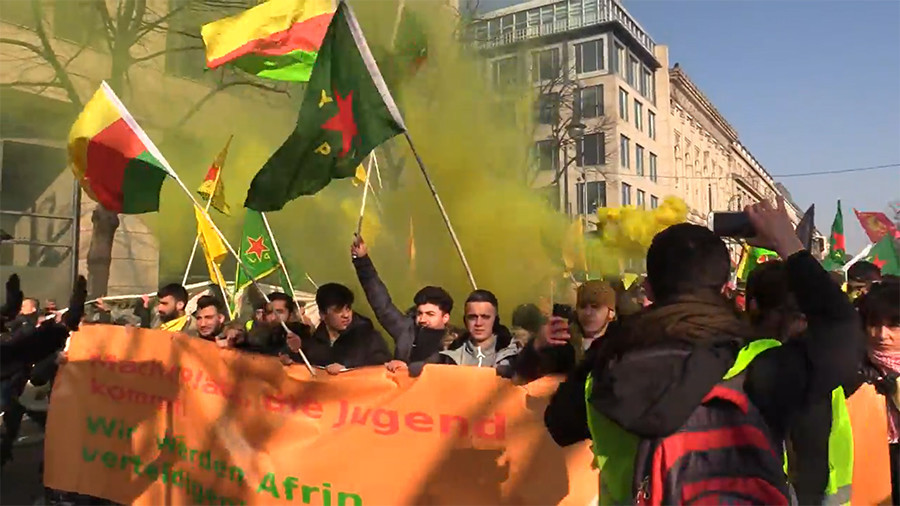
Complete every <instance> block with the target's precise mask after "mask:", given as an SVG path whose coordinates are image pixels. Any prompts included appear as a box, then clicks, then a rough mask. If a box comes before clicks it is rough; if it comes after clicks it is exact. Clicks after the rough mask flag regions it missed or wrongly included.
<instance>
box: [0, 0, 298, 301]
mask: <svg viewBox="0 0 900 506" xmlns="http://www.w3.org/2000/svg"><path fill="white" fill-rule="evenodd" d="M20 1H23V2H29V3H30V8H31V12H30V14H31V20H30V22H29V23H27V28H26V30H27V32H26V34H25V35H23V36H22V37H21V38H19V39H16V38H0V44H3V45H8V46H13V47H17V48H20V53H22V54H24V55H25V56H22V57H21V58H17V64H19V65H21V67H20V68H21V69H22V70H23V73H22V74H21V75H25V74H24V71H25V70H27V69H29V68H38V67H44V68H49V69H50V70H51V72H50V73H49V74H48V75H49V76H50V77H49V78H48V79H46V80H43V81H28V80H17V81H11V82H6V83H2V84H0V88H11V87H15V88H19V89H25V90H28V91H30V92H33V93H36V94H41V93H43V92H44V91H46V90H47V89H51V88H57V89H60V90H62V91H63V92H64V93H65V96H66V97H67V98H68V101H69V105H70V106H71V109H72V114H73V116H74V114H76V113H77V112H78V111H80V110H81V109H82V108H83V106H84V101H83V100H84V98H83V97H82V95H81V94H80V93H79V90H78V88H77V87H76V86H75V84H74V81H75V79H76V78H82V79H83V78H87V77H88V76H85V75H82V74H79V73H77V72H76V71H75V70H74V69H73V67H75V65H73V63H74V62H75V61H76V60H78V59H79V57H81V56H82V55H83V54H84V53H85V52H86V50H88V49H90V48H98V49H100V50H102V51H103V52H104V53H107V54H108V60H107V61H108V66H107V67H105V68H104V69H102V70H100V71H99V72H97V73H93V72H92V76H91V77H93V78H94V79H96V78H97V77H101V78H103V79H104V80H106V81H107V83H109V85H110V86H111V87H112V88H113V89H114V90H115V91H116V92H117V93H122V92H124V91H126V88H127V87H128V85H129V84H130V71H131V70H132V69H133V67H134V66H135V65H137V64H142V63H144V62H149V61H151V60H156V59H158V58H167V57H172V56H173V55H175V54H177V53H184V52H188V51H195V52H196V51H198V50H200V49H202V48H203V44H202V41H201V40H200V35H199V30H200V24H201V23H200V21H199V20H198V19H196V17H197V15H198V13H199V12H202V11H204V10H205V11H206V12H207V13H215V14H216V17H222V16H225V15H227V14H228V12H229V10H230V11H231V12H234V11H236V10H239V9H242V8H247V7H248V6H250V5H252V4H254V3H255V2H254V1H248V0H183V1H182V2H180V4H178V5H177V6H176V7H174V8H172V9H169V10H167V11H166V12H157V11H155V10H154V9H153V8H152V7H151V6H149V5H148V2H147V0H116V1H114V2H108V1H107V0H82V1H81V2H74V1H71V0H63V1H65V2H66V4H68V5H67V6H70V5H75V4H77V5H78V7H77V8H84V7H85V6H88V7H87V8H88V9H90V10H89V11H88V12H90V13H93V14H96V17H95V18H93V21H96V23H97V25H92V24H91V23H87V24H86V25H84V26H80V27H79V29H80V30H82V35H83V36H82V37H81V41H80V43H78V44H71V43H69V42H64V41H60V40H58V39H54V38H53V37H51V36H50V35H49V34H48V31H50V30H52V29H54V28H56V27H55V26H54V25H53V23H51V21H50V19H49V16H48V14H47V12H46V11H45V9H44V5H45V3H44V1H42V0H20ZM70 1H71V3H69V2H70ZM164 3H165V4H167V5H175V4H176V2H164ZM62 4H63V2H61V1H57V2H55V3H54V4H53V8H54V9H56V8H59V7H60V6H61V5H62ZM67 21H68V22H69V23H71V24H73V26H78V23H79V21H83V20H67ZM159 34H163V35H164V36H170V35H177V36H179V37H178V39H180V43H179V44H177V45H173V44H168V43H166V44H164V48H163V49H159V48H158V46H159V44H156V47H154V43H153V42H151V41H150V40H148V39H152V38H153V36H154V35H156V36H158V35H159ZM157 40H159V38H158V37H157ZM29 65H31V66H30V67H29ZM98 73H99V74H100V75H99V76H98V75H97V74H98ZM212 77H213V79H211V80H210V87H209V90H208V92H207V94H206V95H204V96H203V97H201V98H200V99H199V100H198V101H197V102H196V103H195V104H194V106H193V107H191V108H190V109H189V110H188V111H186V113H185V114H184V116H183V117H181V118H180V119H177V120H176V121H174V122H173V123H172V125H169V126H168V128H167V132H172V131H177V129H179V128H180V127H182V126H183V125H184V124H185V123H186V122H187V121H188V119H190V118H191V117H192V116H193V115H194V114H196V113H197V112H198V111H199V110H200V109H201V108H202V107H203V105H204V104H206V103H207V102H208V101H209V100H210V99H211V98H212V97H213V96H214V95H215V94H216V93H218V92H220V91H222V90H225V89H228V88H232V87H236V86H250V87H256V88H261V89H264V90H268V91H273V92H278V93H287V91H286V89H285V88H284V87H283V86H277V85H271V84H265V83H263V82H262V81H259V80H257V79H255V78H253V77H251V76H246V75H245V76H241V75H238V74H235V73H233V72H228V71H224V70H219V71H216V72H215V73H214V74H213V76H212ZM76 212H80V210H76ZM91 221H92V223H93V225H94V228H93V233H92V235H91V242H90V246H89V249H88V258H87V264H88V277H89V279H90V286H89V292H90V294H91V295H92V296H99V295H103V294H105V293H106V291H107V287H108V284H109V268H110V262H111V254H112V247H113V240H114V237H115V233H116V230H117V229H118V227H119V218H118V216H117V215H116V213H115V212H113V211H109V210H107V209H105V208H103V207H102V206H97V207H96V209H94V211H93V216H92V218H91ZM73 261H77V258H76V259H73Z"/></svg>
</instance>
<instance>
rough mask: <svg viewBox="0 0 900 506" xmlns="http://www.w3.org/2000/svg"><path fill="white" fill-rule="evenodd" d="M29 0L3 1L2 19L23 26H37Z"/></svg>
mask: <svg viewBox="0 0 900 506" xmlns="http://www.w3.org/2000/svg"><path fill="white" fill-rule="evenodd" d="M34 19H35V18H34V11H32V10H31V2H21V1H20V2H3V21H5V22H7V23H11V24H14V25H17V26H21V27H24V28H34V27H36V26H37V23H35V20H34Z"/></svg>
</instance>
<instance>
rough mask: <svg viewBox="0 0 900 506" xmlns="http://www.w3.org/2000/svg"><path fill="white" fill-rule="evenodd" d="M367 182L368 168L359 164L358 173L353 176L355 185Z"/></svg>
mask: <svg viewBox="0 0 900 506" xmlns="http://www.w3.org/2000/svg"><path fill="white" fill-rule="evenodd" d="M365 182H366V169H365V168H364V167H363V166H362V164H359V167H357V168H356V174H354V176H353V186H359V185H360V184H365Z"/></svg>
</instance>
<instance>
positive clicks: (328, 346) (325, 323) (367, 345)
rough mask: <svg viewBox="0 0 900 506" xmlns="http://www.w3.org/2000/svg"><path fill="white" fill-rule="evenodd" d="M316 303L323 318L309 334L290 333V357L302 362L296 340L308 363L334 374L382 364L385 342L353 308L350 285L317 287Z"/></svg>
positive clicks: (386, 357) (328, 284) (385, 358)
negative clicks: (300, 335)
mask: <svg viewBox="0 0 900 506" xmlns="http://www.w3.org/2000/svg"><path fill="white" fill-rule="evenodd" d="M316 305H318V306H319V315H320V316H321V318H322V322H321V323H319V326H318V328H316V330H315V332H313V334H312V336H310V337H309V338H305V339H301V338H299V337H298V336H293V335H292V336H290V337H289V340H288V346H289V348H290V351H289V352H288V353H287V355H288V356H289V357H290V358H291V360H293V361H294V362H296V363H302V358H301V357H300V355H299V353H297V352H296V350H297V348H298V346H297V344H299V349H301V350H303V353H305V354H306V358H307V359H309V362H310V364H312V365H314V366H318V367H324V368H325V370H326V371H327V372H328V374H333V375H334V374H340V373H341V372H342V371H344V370H346V369H352V368H356V367H365V366H369V365H381V364H384V363H385V362H387V361H388V360H389V359H390V357H391V354H390V351H388V347H387V343H385V342H384V339H382V337H381V334H380V333H379V332H378V331H377V330H375V326H374V325H372V321H371V320H369V319H368V318H365V317H363V316H361V315H359V314H355V313H354V312H353V308H352V306H353V292H351V291H350V289H349V288H347V287H346V286H344V285H340V284H337V283H326V284H324V285H322V286H320V287H319V289H318V290H316ZM297 341H300V342H299V343H297Z"/></svg>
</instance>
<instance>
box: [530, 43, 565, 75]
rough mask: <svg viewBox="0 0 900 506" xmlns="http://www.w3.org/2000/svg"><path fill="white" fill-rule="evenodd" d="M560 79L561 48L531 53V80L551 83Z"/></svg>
mask: <svg viewBox="0 0 900 506" xmlns="http://www.w3.org/2000/svg"><path fill="white" fill-rule="evenodd" d="M557 77H559V48H556V47H554V48H550V49H544V50H543V51H535V52H534V53H531V78H532V80H533V81H534V82H536V83H539V82H541V81H549V80H551V79H556V78H557Z"/></svg>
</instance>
